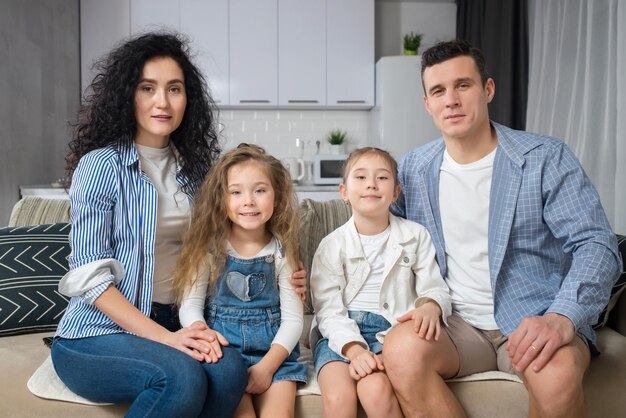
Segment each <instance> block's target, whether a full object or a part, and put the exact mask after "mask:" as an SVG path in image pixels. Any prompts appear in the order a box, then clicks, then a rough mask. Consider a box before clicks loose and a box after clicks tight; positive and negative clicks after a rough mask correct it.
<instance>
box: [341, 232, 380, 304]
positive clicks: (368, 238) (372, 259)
mask: <svg viewBox="0 0 626 418" xmlns="http://www.w3.org/2000/svg"><path fill="white" fill-rule="evenodd" d="M390 234H391V227H389V226H388V227H387V229H385V230H384V231H383V232H381V233H380V234H376V235H362V234H359V239H360V241H361V246H362V247H363V253H364V254H365V258H366V259H367V262H368V263H369V265H370V274H369V275H368V276H367V278H366V279H365V282H364V283H363V285H362V286H361V289H359V292H358V293H357V294H356V296H355V297H354V299H352V300H351V301H350V303H349V304H348V306H347V308H348V310H351V311H366V312H372V313H375V314H379V313H380V310H379V305H380V288H381V286H382V284H383V273H384V271H385V260H384V259H383V251H384V250H385V246H386V245H387V240H388V239H389V235H390Z"/></svg>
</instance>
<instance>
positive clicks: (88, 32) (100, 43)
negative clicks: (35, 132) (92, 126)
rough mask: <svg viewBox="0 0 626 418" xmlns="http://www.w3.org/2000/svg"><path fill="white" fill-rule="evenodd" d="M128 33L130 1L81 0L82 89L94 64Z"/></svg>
mask: <svg viewBox="0 0 626 418" xmlns="http://www.w3.org/2000/svg"><path fill="white" fill-rule="evenodd" d="M128 35H130V0H109V1H102V0H81V2H80V84H81V92H83V93H84V92H85V89H86V88H87V86H89V84H91V81H92V80H93V76H94V75H95V74H94V73H93V72H92V70H91V67H92V65H93V63H94V62H95V61H96V60H98V59H99V58H101V57H102V56H103V55H105V54H106V53H108V52H109V51H110V50H111V48H112V47H113V46H114V45H115V44H117V43H118V42H119V41H120V40H121V39H124V38H127V37H128Z"/></svg>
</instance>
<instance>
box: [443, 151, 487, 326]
mask: <svg viewBox="0 0 626 418" xmlns="http://www.w3.org/2000/svg"><path fill="white" fill-rule="evenodd" d="M495 155H496V150H493V151H492V152H491V153H489V154H488V155H487V156H485V157H483V158H482V159H480V160H478V161H475V162H473V163H470V164H459V163H457V162H456V161H454V160H453V159H452V157H451V156H450V155H449V154H448V151H445V152H444V156H443V162H442V164H441V171H440V178H439V203H440V211H441V223H442V228H443V236H444V240H445V244H446V248H445V250H446V263H447V265H448V278H447V280H446V283H447V284H448V287H449V288H450V296H451V297H452V312H453V313H456V314H457V315H459V316H460V317H461V318H463V319H465V320H466V321H467V322H468V323H470V324H472V325H473V326H475V327H476V328H479V329H484V330H493V329H498V325H497V324H496V321H495V318H494V315H493V312H494V309H493V292H492V289H491V282H490V279H489V258H488V252H487V251H488V228H489V194H490V191H491V176H492V173H493V161H494V158H495Z"/></svg>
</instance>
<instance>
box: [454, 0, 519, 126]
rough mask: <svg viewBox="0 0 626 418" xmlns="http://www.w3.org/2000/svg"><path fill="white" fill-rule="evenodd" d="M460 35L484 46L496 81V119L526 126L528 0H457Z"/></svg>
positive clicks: (493, 105) (493, 106)
mask: <svg viewBox="0 0 626 418" xmlns="http://www.w3.org/2000/svg"><path fill="white" fill-rule="evenodd" d="M456 3H457V15H456V36H457V38H460V39H465V40H466V41H468V42H470V43H471V44H472V45H473V46H475V47H477V48H480V49H481V50H482V51H483V53H484V54H485V59H486V60H487V71H488V72H489V75H490V76H491V77H492V78H493V79H494V81H495V84H496V95H495V97H494V99H493V101H492V102H491V104H490V105H489V116H490V117H491V119H492V120H494V121H496V122H498V123H501V124H503V125H507V126H509V127H511V128H514V129H522V130H523V129H524V128H525V126H526V103H527V98H528V43H529V41H528V0H456Z"/></svg>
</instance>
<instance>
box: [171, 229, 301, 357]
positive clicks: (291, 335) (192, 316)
mask: <svg viewBox="0 0 626 418" xmlns="http://www.w3.org/2000/svg"><path fill="white" fill-rule="evenodd" d="M228 253H229V254H230V255H232V256H233V257H237V258H240V259H251V258H257V257H265V256H268V255H273V256H274V263H275V265H274V267H275V272H276V276H277V280H278V292H279V297H280V327H279V328H278V332H277V333H276V336H275V337H274V340H273V341H272V344H280V345H281V346H283V347H284V348H285V350H287V351H288V352H289V353H291V351H292V350H293V349H294V347H295V346H296V344H298V341H299V340H300V336H301V335H302V328H303V327H304V316H303V315H304V314H303V311H302V301H301V300H300V296H298V294H297V293H296V291H295V289H294V288H293V286H292V285H291V283H290V282H289V279H290V278H291V275H292V273H293V269H292V268H291V266H290V265H289V263H288V262H287V259H286V258H285V257H284V256H283V255H282V254H281V251H280V246H279V244H278V241H277V240H276V239H272V240H271V241H270V243H269V244H267V245H266V246H265V247H264V248H263V249H262V250H261V251H259V253H258V254H256V255H254V256H253V257H242V256H241V255H239V254H238V253H237V252H236V251H235V249H234V248H233V247H232V246H231V245H230V244H229V245H228ZM208 284H209V273H208V272H203V273H201V274H200V275H199V276H198V279H197V280H196V282H195V284H194V286H193V287H192V288H191V290H190V291H189V293H187V295H186V296H185V297H184V299H183V300H182V302H181V305H180V309H179V312H178V315H179V318H180V324H181V325H182V326H183V327H186V326H189V325H191V324H193V323H194V322H196V321H202V322H204V323H206V320H205V318H204V306H205V300H206V298H207V293H208Z"/></svg>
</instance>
